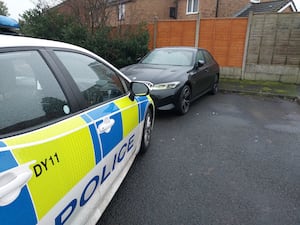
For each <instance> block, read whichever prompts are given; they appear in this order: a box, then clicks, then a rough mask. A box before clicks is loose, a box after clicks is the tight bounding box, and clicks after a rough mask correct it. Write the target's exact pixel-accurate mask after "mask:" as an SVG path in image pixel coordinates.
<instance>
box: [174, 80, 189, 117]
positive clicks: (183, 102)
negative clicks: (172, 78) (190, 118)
mask: <svg viewBox="0 0 300 225" xmlns="http://www.w3.org/2000/svg"><path fill="white" fill-rule="evenodd" d="M191 96H192V91H191V88H190V86H188V85H184V86H183V88H182V90H181V92H180V95H179V99H178V103H177V113H178V114H179V115H184V114H186V113H187V112H188V111H189V110H190V104H191Z"/></svg>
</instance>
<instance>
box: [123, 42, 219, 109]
mask: <svg viewBox="0 0 300 225" xmlns="http://www.w3.org/2000/svg"><path fill="white" fill-rule="evenodd" d="M121 71H122V72H123V73H124V74H125V75H127V76H128V77H129V78H130V79H132V80H139V81H146V82H147V81H148V82H149V83H150V84H151V83H152V84H153V85H152V87H151V97H152V99H153V100H154V103H155V105H156V108H157V109H158V110H173V109H175V110H176V111H177V112H178V113H179V114H181V115H183V114H185V113H187V112H188V111H189V108H190V103H191V102H192V101H193V100H195V99H196V98H198V97H200V96H201V95H204V94H206V93H207V92H210V93H212V94H216V93H217V91H218V84H219V74H220V70H219V65H218V63H217V62H216V60H215V59H214V58H213V56H212V55H211V54H210V53H209V52H208V51H207V50H205V49H201V48H193V47H164V48H156V49H154V50H153V51H151V52H150V53H149V54H147V55H146V56H145V57H144V58H143V59H142V60H141V61H140V62H139V63H137V64H134V65H130V66H127V67H124V68H122V69H121Z"/></svg>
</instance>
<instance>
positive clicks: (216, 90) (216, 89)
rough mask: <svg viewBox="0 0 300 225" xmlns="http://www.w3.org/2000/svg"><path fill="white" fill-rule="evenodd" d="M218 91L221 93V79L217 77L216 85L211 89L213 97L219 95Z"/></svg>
mask: <svg viewBox="0 0 300 225" xmlns="http://www.w3.org/2000/svg"><path fill="white" fill-rule="evenodd" d="M218 91H219V77H218V76H216V77H215V81H214V84H213V86H212V88H211V91H210V93H211V94H212V95H215V94H217V93H218Z"/></svg>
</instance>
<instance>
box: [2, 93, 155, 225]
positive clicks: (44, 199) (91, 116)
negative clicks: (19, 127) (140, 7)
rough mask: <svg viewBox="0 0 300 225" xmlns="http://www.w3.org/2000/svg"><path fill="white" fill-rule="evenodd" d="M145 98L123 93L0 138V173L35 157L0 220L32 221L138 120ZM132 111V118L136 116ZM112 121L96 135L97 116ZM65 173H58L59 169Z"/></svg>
mask: <svg viewBox="0 0 300 225" xmlns="http://www.w3.org/2000/svg"><path fill="white" fill-rule="evenodd" d="M149 101H152V100H151V99H150V98H148V97H137V98H136V100H135V101H134V103H133V102H132V101H131V100H130V99H129V98H128V97H124V98H121V99H118V100H115V101H114V102H112V103H109V104H105V105H103V106H100V107H98V108H95V109H93V110H91V111H89V112H87V113H85V114H82V115H79V116H75V117H72V118H70V119H67V120H64V121H61V122H59V123H56V124H54V125H51V126H48V127H46V128H42V129H39V130H36V131H33V132H30V133H26V134H23V135H19V136H15V137H10V138H6V139H3V140H1V141H0V172H3V171H6V170H8V169H11V168H14V167H17V166H18V165H21V164H24V163H27V162H29V161H32V160H36V163H35V164H33V165H31V166H30V168H31V170H32V171H33V176H32V178H31V179H30V181H29V182H28V184H27V185H26V186H25V187H24V188H23V189H22V191H21V194H20V196H19V197H18V198H17V199H16V200H15V201H14V202H13V203H11V204H10V205H8V206H2V207H0V218H1V224H3V225H6V224H26V225H28V224H36V223H37V221H39V220H40V219H41V218H43V217H44V216H45V215H46V214H47V212H48V211H49V210H50V209H51V208H52V207H54V206H55V204H56V203H57V202H58V201H59V200H60V199H62V198H63V196H65V195H66V194H67V193H68V192H69V191H70V190H71V189H72V188H73V187H74V186H75V185H76V184H77V183H78V182H79V181H80V180H81V179H82V178H83V177H84V176H86V174H87V173H88V172H89V171H91V169H93V168H94V167H95V165H96V164H97V163H99V162H100V161H101V160H102V159H103V158H104V157H106V156H107V155H108V154H109V153H110V152H111V151H112V150H113V149H114V147H115V146H117V145H118V144H119V143H120V142H121V141H122V140H123V139H124V138H125V137H127V135H128V134H129V133H130V132H131V131H132V130H133V129H134V128H136V127H137V126H138V124H139V123H140V122H142V121H143V119H144V116H145V111H146V109H147V107H148V104H149ZM137 115H138V117H137ZM105 116H109V117H110V118H111V119H113V120H114V121H115V124H114V125H113V127H112V129H111V131H110V132H108V133H101V134H99V133H98V131H97V127H98V126H99V125H100V124H101V123H102V122H103V117H105ZM62 173H63V174H71V175H66V176H61V174H62Z"/></svg>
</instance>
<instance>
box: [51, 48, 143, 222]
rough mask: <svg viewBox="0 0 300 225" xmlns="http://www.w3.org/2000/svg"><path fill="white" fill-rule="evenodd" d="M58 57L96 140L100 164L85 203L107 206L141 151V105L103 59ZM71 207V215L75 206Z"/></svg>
mask: <svg viewBox="0 0 300 225" xmlns="http://www.w3.org/2000/svg"><path fill="white" fill-rule="evenodd" d="M55 54H56V56H57V57H58V58H59V60H60V61H61V62H62V64H63V65H64V67H65V68H66V69H67V71H68V73H69V74H70V75H71V77H72V78H73V80H74V82H75V84H76V86H77V87H78V89H79V92H80V96H79V98H82V100H81V102H82V106H83V107H84V108H86V110H84V113H83V114H82V118H84V120H85V121H86V123H87V124H88V125H89V129H90V132H91V134H92V138H93V144H94V150H95V155H96V164H97V165H96V167H95V169H94V170H93V171H92V172H91V173H90V174H89V176H88V178H87V179H86V183H85V185H86V186H85V190H87V189H91V190H92V191H91V192H90V194H85V193H83V194H82V196H83V197H82V198H83V202H84V203H85V202H88V201H90V202H92V201H96V199H98V200H99V201H100V202H98V203H97V202H94V203H91V205H92V204H97V205H101V206H105V205H107V204H108V201H109V200H110V197H112V195H113V194H114V192H115V191H116V189H117V188H118V186H119V185H120V183H121V181H122V179H123V178H124V176H125V175H126V173H127V171H128V169H129V167H130V165H131V163H132V161H133V159H134V157H135V155H136V154H135V153H136V151H137V150H138V149H137V147H138V146H137V144H138V143H139V142H140V133H141V132H138V131H140V130H141V123H140V122H141V118H139V106H138V102H137V101H136V100H134V101H132V100H130V98H129V95H128V91H127V87H126V85H125V80H123V79H124V78H122V77H120V76H119V75H118V74H117V72H116V71H115V70H114V69H113V68H112V67H111V66H109V65H107V64H106V63H104V62H102V61H101V60H97V59H95V58H94V57H91V56H87V55H84V54H80V53H75V52H66V51H55ZM97 194H99V196H98V197H95V196H96V195H97ZM90 199H91V200H90ZM69 208H70V209H69V212H70V211H71V210H72V208H74V207H72V206H69ZM83 210H86V209H83ZM66 211H67V209H66ZM61 216H62V217H66V216H68V214H67V213H66V215H61Z"/></svg>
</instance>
